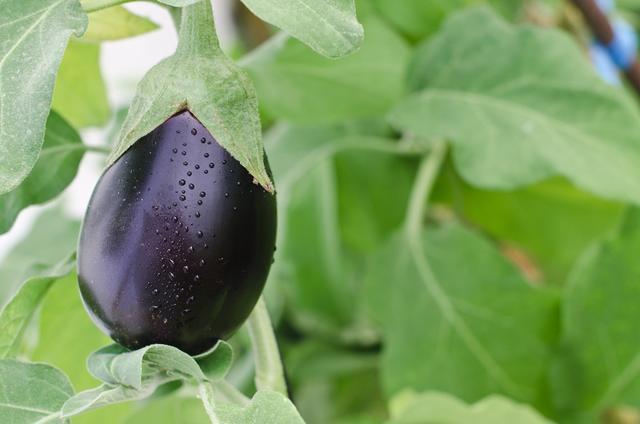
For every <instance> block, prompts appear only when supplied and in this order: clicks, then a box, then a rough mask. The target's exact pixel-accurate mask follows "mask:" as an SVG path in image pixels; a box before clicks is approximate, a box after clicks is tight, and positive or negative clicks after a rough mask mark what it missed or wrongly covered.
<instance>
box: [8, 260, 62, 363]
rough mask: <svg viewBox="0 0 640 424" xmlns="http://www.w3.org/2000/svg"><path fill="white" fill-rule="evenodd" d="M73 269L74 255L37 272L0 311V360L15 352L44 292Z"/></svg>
mask: <svg viewBox="0 0 640 424" xmlns="http://www.w3.org/2000/svg"><path fill="white" fill-rule="evenodd" d="M74 266H75V255H71V256H70V257H69V258H67V259H65V260H64V261H62V262H60V263H59V264H57V265H55V266H53V267H50V268H45V269H42V270H40V272H39V273H38V274H37V276H34V277H32V278H30V279H28V280H27V281H25V283H24V285H23V286H22V288H21V289H20V291H18V293H17V294H16V295H15V296H14V297H13V299H12V300H11V301H10V302H9V303H8V304H7V305H6V306H5V307H4V308H3V309H2V311H1V312H0V358H6V357H8V356H13V355H15V354H16V353H18V351H19V349H20V342H21V341H22V334H23V333H24V330H25V328H26V327H27V325H28V324H29V322H30V321H31V318H32V317H33V314H34V312H35V311H36V309H37V308H38V306H40V303H41V302H42V299H43V298H44V296H45V295H46V294H47V291H48V290H49V289H50V288H51V286H52V285H53V284H54V283H55V282H56V281H59V280H60V279H62V278H63V277H64V276H66V275H68V274H69V273H70V272H71V271H72V269H73V267H74Z"/></svg>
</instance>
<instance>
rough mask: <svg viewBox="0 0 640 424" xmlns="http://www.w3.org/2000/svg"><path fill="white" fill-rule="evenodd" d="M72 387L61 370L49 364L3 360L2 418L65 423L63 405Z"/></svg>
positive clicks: (18, 423)
mask: <svg viewBox="0 0 640 424" xmlns="http://www.w3.org/2000/svg"><path fill="white" fill-rule="evenodd" d="M71 396H73V387H71V384H70V383H69V380H68V379H67V377H66V376H65V375H64V374H63V373H62V372H60V371H59V370H57V369H55V368H53V367H51V366H49V365H46V364H32V363H25V362H20V361H16V360H13V359H1V360H0V422H3V423H11V424H32V423H35V422H43V423H44V422H47V423H51V424H56V423H60V424H62V423H65V422H66V420H63V419H62V418H60V416H59V414H60V408H61V407H62V405H63V404H64V402H65V401H66V400H67V399H68V398H69V397H71Z"/></svg>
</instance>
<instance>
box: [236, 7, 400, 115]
mask: <svg viewBox="0 0 640 424" xmlns="http://www.w3.org/2000/svg"><path fill="white" fill-rule="evenodd" d="M363 24H364V26H365V28H366V31H367V37H366V40H365V41H364V43H363V44H362V47H361V48H360V50H359V51H357V52H356V53H353V54H352V55H350V56H348V57H346V58H344V59H342V60H331V59H327V58H324V57H321V56H318V55H317V54H314V52H313V51H311V50H309V49H308V48H307V47H305V46H304V45H303V44H302V43H300V42H298V41H295V40H291V39H287V38H285V37H278V36H276V37H274V38H273V39H272V40H269V41H268V42H267V43H265V45H263V46H261V47H260V48H259V49H258V50H257V51H255V52H252V53H251V56H250V57H248V58H245V59H244V60H243V64H244V66H245V67H246V69H247V71H248V72H249V75H250V76H251V78H252V79H253V81H254V83H255V85H256V89H257V91H258V96H259V97H260V105H261V107H262V109H263V110H264V111H265V113H266V114H267V115H268V116H272V117H274V118H281V119H286V120H290V121H296V122H305V123H310V122H326V121H336V120H342V119H345V118H358V117H367V116H373V115H379V114H381V113H384V112H385V111H386V110H387V109H388V108H389V107H390V106H391V105H392V104H393V103H394V102H395V101H397V100H398V99H399V98H400V96H401V95H402V92H403V82H402V79H403V77H404V73H405V68H406V64H407V62H408V60H409V48H408V46H407V45H406V43H405V42H404V41H403V40H402V39H401V38H400V37H399V36H398V35H397V34H395V33H394V32H393V31H391V30H390V29H389V28H388V27H387V26H386V25H385V24H384V23H383V22H382V21H381V20H380V19H379V18H378V17H376V16H375V15H368V16H366V17H365V18H364V19H363ZM372 87H376V89H375V90H372Z"/></svg>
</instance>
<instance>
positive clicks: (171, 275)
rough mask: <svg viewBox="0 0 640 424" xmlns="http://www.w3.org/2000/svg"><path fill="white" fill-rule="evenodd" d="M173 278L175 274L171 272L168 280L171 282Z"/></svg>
mask: <svg viewBox="0 0 640 424" xmlns="http://www.w3.org/2000/svg"><path fill="white" fill-rule="evenodd" d="M174 278H176V276H175V274H174V273H173V272H170V273H169V280H173V279H174Z"/></svg>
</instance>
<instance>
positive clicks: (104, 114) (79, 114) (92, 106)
mask: <svg viewBox="0 0 640 424" xmlns="http://www.w3.org/2000/svg"><path fill="white" fill-rule="evenodd" d="M53 107H54V108H55V109H56V111H58V112H59V113H60V115H62V116H63V117H64V118H65V119H66V120H68V121H69V122H71V124H73V126H74V127H76V128H83V127H96V126H102V125H104V124H106V123H107V122H108V121H109V117H110V115H111V109H110V107H109V99H107V89H106V87H105V85H104V81H103V80H102V74H101V73H100V45H98V44H93V43H84V42H81V41H73V40H72V41H71V42H69V46H68V47H67V50H66V51H65V53H64V57H63V59H62V64H61V65H60V70H59V71H58V77H57V79H56V87H55V90H54V92H53Z"/></svg>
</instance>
